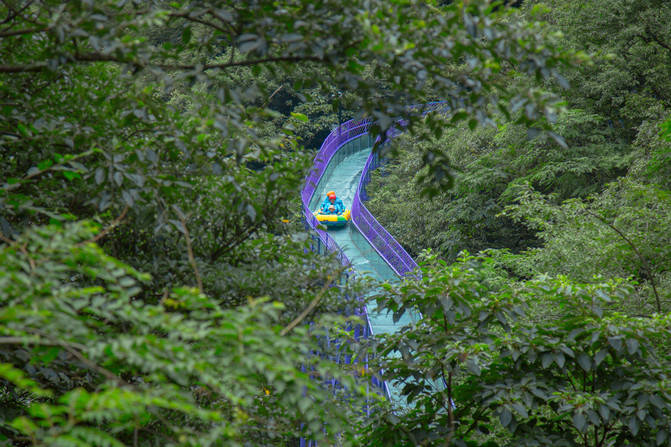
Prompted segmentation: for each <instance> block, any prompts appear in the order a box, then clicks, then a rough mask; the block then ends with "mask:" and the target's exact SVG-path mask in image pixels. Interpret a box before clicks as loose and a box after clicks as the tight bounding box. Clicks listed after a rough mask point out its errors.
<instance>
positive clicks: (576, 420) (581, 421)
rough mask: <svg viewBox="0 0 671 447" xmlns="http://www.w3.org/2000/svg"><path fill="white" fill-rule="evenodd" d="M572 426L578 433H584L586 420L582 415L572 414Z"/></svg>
mask: <svg viewBox="0 0 671 447" xmlns="http://www.w3.org/2000/svg"><path fill="white" fill-rule="evenodd" d="M573 425H574V426H575V428H577V429H578V431H579V432H580V433H585V430H587V418H585V415H584V414H583V413H574V414H573Z"/></svg>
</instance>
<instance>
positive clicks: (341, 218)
mask: <svg viewBox="0 0 671 447" xmlns="http://www.w3.org/2000/svg"><path fill="white" fill-rule="evenodd" d="M312 214H314V215H315V217H316V218H317V220H318V221H319V223H320V224H322V225H326V226H327V227H329V228H340V227H344V226H345V225H347V222H349V220H350V217H351V212H350V210H349V208H347V209H346V210H345V211H344V212H343V213H342V214H322V213H320V212H319V211H315V212H314V213H312Z"/></svg>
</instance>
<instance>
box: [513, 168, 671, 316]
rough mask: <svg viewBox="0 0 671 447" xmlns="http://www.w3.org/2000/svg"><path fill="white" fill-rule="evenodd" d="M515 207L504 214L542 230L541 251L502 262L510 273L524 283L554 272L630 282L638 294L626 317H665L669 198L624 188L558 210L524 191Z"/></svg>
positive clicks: (640, 187)
mask: <svg viewBox="0 0 671 447" xmlns="http://www.w3.org/2000/svg"><path fill="white" fill-rule="evenodd" d="M518 200H519V203H518V204H516V205H514V206H510V207H509V208H507V210H506V213H507V214H508V215H510V216H511V217H513V218H515V219H521V220H524V222H525V224H526V225H528V226H530V227H531V228H533V229H536V230H538V233H537V234H538V236H539V237H540V238H541V240H542V241H543V245H542V246H541V247H538V248H534V249H532V250H530V251H529V252H527V253H526V254H525V255H524V256H519V257H512V259H516V261H512V259H511V258H509V259H508V260H507V261H504V263H507V264H508V265H509V266H510V268H512V269H517V270H518V272H520V273H521V274H522V275H524V276H535V275H537V274H542V273H547V272H553V273H562V274H566V275H568V276H569V277H571V278H576V279H578V280H581V281H589V280H590V278H592V276H594V275H604V276H609V277H610V276H621V277H633V278H635V279H636V281H637V282H639V284H640V287H639V293H638V294H637V295H636V296H633V297H632V298H634V300H633V301H632V302H629V303H626V310H627V311H629V312H632V313H641V314H643V315H645V314H647V313H651V312H653V311H654V310H657V311H660V310H662V308H663V309H664V310H665V311H666V310H668V302H669V298H670V297H671V295H669V277H668V271H669V268H671V265H670V264H669V259H671V253H670V252H669V248H670V247H671V240H669V231H668V229H669V228H671V194H669V192H668V191H667V190H663V189H659V188H657V187H655V186H653V185H644V184H639V183H636V182H631V181H627V180H621V181H619V182H617V183H614V184H611V185H609V187H608V189H607V190H606V191H604V192H603V193H602V194H600V195H598V196H594V197H590V198H589V199H587V200H585V201H583V200H570V201H567V202H565V203H564V204H562V205H560V206H558V205H553V204H552V203H551V202H549V201H548V200H547V198H546V197H544V196H542V195H540V194H538V193H537V192H535V191H533V190H530V189H522V190H521V191H520V195H519V198H518ZM577 253H579V254H580V255H579V256H576V254H577ZM511 261H512V262H511ZM662 303H663V304H662Z"/></svg>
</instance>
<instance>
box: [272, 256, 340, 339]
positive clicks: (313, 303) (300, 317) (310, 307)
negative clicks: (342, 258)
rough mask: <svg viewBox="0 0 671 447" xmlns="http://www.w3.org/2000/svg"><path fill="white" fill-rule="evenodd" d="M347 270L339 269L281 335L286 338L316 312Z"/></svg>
mask: <svg viewBox="0 0 671 447" xmlns="http://www.w3.org/2000/svg"><path fill="white" fill-rule="evenodd" d="M344 270H345V266H343V267H341V268H339V269H338V270H337V271H336V272H335V273H334V274H333V275H331V276H329V279H328V281H326V283H325V284H324V286H323V287H322V289H321V290H320V291H319V293H318V294H317V296H315V297H314V299H313V300H312V301H311V302H310V304H308V307H306V308H305V309H304V310H303V312H301V313H300V315H298V316H297V317H296V318H294V320H293V321H292V322H291V323H289V324H288V325H287V326H286V327H285V328H284V329H282V331H281V332H280V335H282V336H284V335H287V334H288V333H289V332H291V330H292V329H293V328H295V327H296V326H298V324H299V323H300V322H301V321H303V320H304V319H305V317H307V316H308V315H310V312H312V311H313V310H314V308H315V307H317V305H318V304H319V302H320V301H321V299H322V298H323V296H324V294H325V293H326V291H327V290H328V289H329V287H331V284H333V281H334V279H335V278H338V277H340V274H341V273H342V272H343V271H344Z"/></svg>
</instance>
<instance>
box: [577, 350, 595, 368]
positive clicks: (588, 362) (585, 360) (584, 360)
mask: <svg viewBox="0 0 671 447" xmlns="http://www.w3.org/2000/svg"><path fill="white" fill-rule="evenodd" d="M576 360H577V361H578V364H579V365H580V367H581V368H582V369H583V370H585V372H589V371H590V370H591V369H592V359H591V358H590V357H589V356H588V355H587V354H585V353H584V352H581V353H580V354H578V357H577V359H576Z"/></svg>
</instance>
